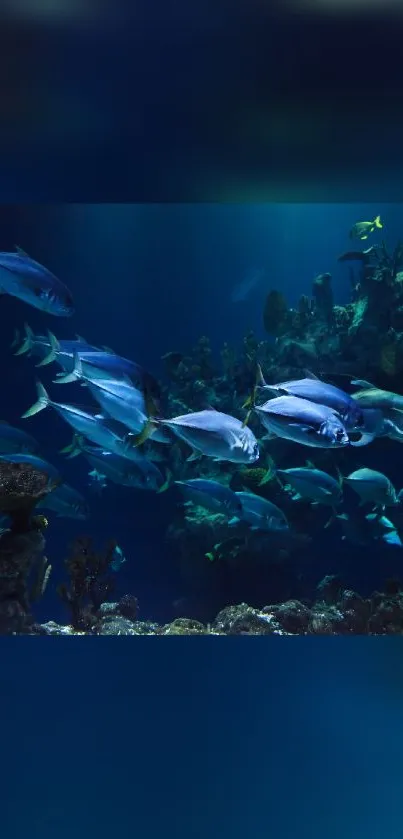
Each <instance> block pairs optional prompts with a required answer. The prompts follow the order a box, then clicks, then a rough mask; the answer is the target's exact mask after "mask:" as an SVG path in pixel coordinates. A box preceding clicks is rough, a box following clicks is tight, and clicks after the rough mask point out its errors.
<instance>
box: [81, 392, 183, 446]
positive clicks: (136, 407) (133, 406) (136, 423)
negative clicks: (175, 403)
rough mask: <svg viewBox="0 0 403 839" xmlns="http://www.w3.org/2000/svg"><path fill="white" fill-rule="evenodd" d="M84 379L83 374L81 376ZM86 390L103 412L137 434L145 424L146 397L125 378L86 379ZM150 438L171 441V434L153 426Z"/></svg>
mask: <svg viewBox="0 0 403 839" xmlns="http://www.w3.org/2000/svg"><path fill="white" fill-rule="evenodd" d="M83 378H84V379H86V377H85V376H83ZM86 384H87V387H88V390H89V391H90V393H91V395H92V396H93V398H94V399H95V401H96V402H98V404H99V405H100V407H101V410H102V411H104V413H106V414H108V415H109V416H110V417H112V418H113V419H115V420H116V421H117V422H120V423H122V425H124V426H126V428H128V429H129V431H131V432H133V433H136V434H138V433H139V432H140V431H141V430H142V429H143V428H144V426H145V425H146V424H147V421H148V415H147V408H146V397H145V396H144V394H143V393H142V391H141V390H139V389H138V388H136V387H135V386H134V385H133V384H132V383H131V381H129V380H126V379H120V380H119V379H95V380H94V381H91V379H89V380H86ZM152 439H153V440H155V441H156V442H159V443H172V436H171V435H170V434H169V433H168V432H167V431H166V430H164V429H163V428H157V427H156V428H153V430H152Z"/></svg>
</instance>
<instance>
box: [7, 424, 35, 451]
mask: <svg viewBox="0 0 403 839" xmlns="http://www.w3.org/2000/svg"><path fill="white" fill-rule="evenodd" d="M39 450H40V446H39V443H37V441H36V440H35V439H34V438H33V437H31V435H30V434H27V433H26V432H25V431H21V429H20V428H14V426H12V425H8V423H7V422H1V421H0V454H18V453H26V454H27V453H30V454H38V453H39Z"/></svg>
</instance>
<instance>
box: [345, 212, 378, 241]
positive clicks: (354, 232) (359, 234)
mask: <svg viewBox="0 0 403 839" xmlns="http://www.w3.org/2000/svg"><path fill="white" fill-rule="evenodd" d="M382 227H383V224H382V223H381V217H380V216H375V218H374V220H373V221H357V223H356V224H354V225H353V227H352V228H351V230H350V239H361V240H363V239H368V236H369V234H370V233H373V232H374V230H380V229H382Z"/></svg>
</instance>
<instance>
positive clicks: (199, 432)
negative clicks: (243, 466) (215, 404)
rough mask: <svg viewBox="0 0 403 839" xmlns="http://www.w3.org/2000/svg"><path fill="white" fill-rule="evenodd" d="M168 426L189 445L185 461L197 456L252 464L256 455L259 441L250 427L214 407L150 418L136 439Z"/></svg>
mask: <svg viewBox="0 0 403 839" xmlns="http://www.w3.org/2000/svg"><path fill="white" fill-rule="evenodd" d="M158 426H163V427H164V428H169V429H170V430H171V431H173V433H174V434H176V435H177V436H178V437H180V438H181V440H184V441H185V442H186V443H188V445H189V446H191V447H192V449H193V453H192V454H191V455H190V457H188V460H196V459H197V458H198V457H200V455H206V456H207V457H213V458H214V459H215V460H227V461H229V462H230V463H255V462H256V460H258V458H259V444H258V442H257V440H256V437H255V435H254V434H253V433H252V431H251V430H250V428H248V427H247V426H245V424H244V423H242V422H241V420H239V419H236V418H235V417H232V416H230V415H229V414H223V413H222V412H221V411H215V410H214V409H213V408H211V409H207V410H205V411H196V412H195V413H190V414H183V415H182V416H178V417H174V418H173V419H170V420H166V419H159V420H157V419H152V420H150V421H149V423H148V426H147V428H146V429H145V430H144V432H142V433H141V434H140V436H139V438H138V440H137V444H138V445H139V444H140V443H142V442H144V441H145V440H146V439H147V436H149V435H150V434H151V432H152V430H153V428H154V427H158Z"/></svg>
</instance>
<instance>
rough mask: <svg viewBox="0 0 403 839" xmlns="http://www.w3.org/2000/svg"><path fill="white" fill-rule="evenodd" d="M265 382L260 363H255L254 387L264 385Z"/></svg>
mask: <svg viewBox="0 0 403 839" xmlns="http://www.w3.org/2000/svg"><path fill="white" fill-rule="evenodd" d="M266 385H267V382H266V380H265V378H264V376H263V373H262V368H261V366H260V364H257V365H256V387H266Z"/></svg>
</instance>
